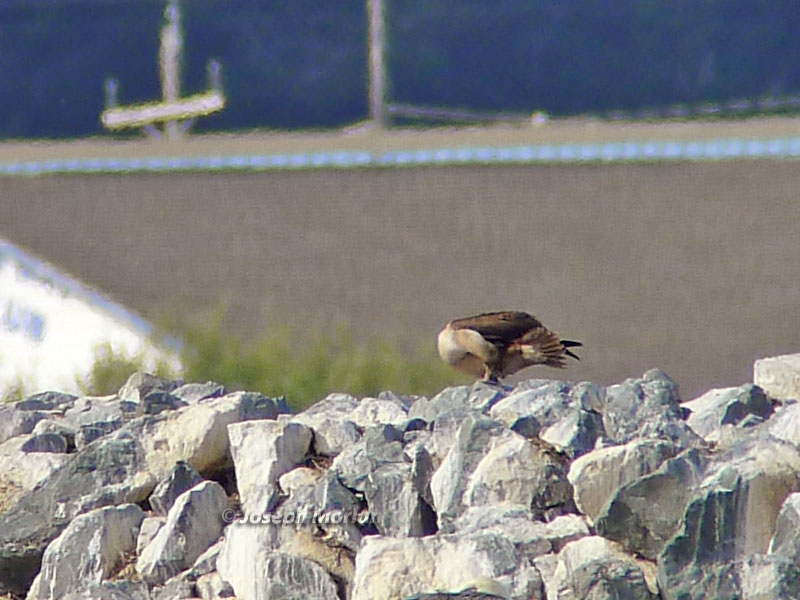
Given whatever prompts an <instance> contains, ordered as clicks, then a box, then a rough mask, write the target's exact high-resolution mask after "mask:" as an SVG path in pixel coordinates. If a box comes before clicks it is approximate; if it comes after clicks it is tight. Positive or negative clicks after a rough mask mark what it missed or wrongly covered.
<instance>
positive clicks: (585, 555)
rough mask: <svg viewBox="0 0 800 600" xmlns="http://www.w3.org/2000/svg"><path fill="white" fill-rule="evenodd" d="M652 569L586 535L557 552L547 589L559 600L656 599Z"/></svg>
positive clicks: (604, 541) (613, 547) (606, 543)
mask: <svg viewBox="0 0 800 600" xmlns="http://www.w3.org/2000/svg"><path fill="white" fill-rule="evenodd" d="M654 571H655V569H654V568H653V567H652V565H648V564H647V563H644V562H642V561H637V560H636V559H635V558H634V557H632V556H630V555H628V554H626V553H625V552H623V551H622V550H621V549H620V548H619V547H618V546H616V545H615V544H614V543H613V542H609V541H608V540H606V539H605V538H602V537H599V536H589V537H584V538H581V539H579V540H577V541H574V542H571V543H569V544H567V545H566V546H564V548H563V549H562V550H561V552H559V553H558V564H557V566H556V569H555V573H554V575H553V581H552V582H551V584H550V586H551V588H552V589H554V590H555V594H556V595H555V598H557V599H558V600H612V599H613V598H630V599H631V600H656V599H657V598H658V589H657V586H656V584H655V581H654Z"/></svg>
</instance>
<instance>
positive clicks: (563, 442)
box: [490, 379, 605, 457]
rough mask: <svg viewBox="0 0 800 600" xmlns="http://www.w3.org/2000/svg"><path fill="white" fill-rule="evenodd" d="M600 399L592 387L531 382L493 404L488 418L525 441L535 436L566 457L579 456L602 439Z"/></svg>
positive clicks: (600, 393) (601, 395)
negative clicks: (500, 423)
mask: <svg viewBox="0 0 800 600" xmlns="http://www.w3.org/2000/svg"><path fill="white" fill-rule="evenodd" d="M604 395H605V390H604V389H603V388H601V387H599V386H597V385H595V384H592V383H579V384H572V383H569V382H566V381H549V380H541V379H532V380H528V381H525V382H523V384H521V385H520V386H518V387H517V388H516V389H515V391H514V393H513V394H511V395H509V396H507V397H506V398H504V399H502V400H500V401H499V402H498V403H497V404H495V405H494V406H493V407H492V410H491V411H490V415H491V416H492V417H493V418H496V419H499V420H501V421H502V422H504V423H505V424H506V425H508V426H509V427H510V428H511V429H512V430H514V431H517V432H519V433H521V434H522V435H524V436H525V437H527V438H533V437H535V436H538V437H540V438H541V439H542V440H544V441H546V442H548V443H549V444H552V445H553V446H555V447H556V448H558V449H559V450H561V451H563V452H566V453H567V454H569V455H570V456H573V457H574V456H580V455H581V454H584V453H586V452H588V451H589V450H591V449H592V448H593V447H594V446H595V443H596V441H597V439H598V438H600V437H602V436H603V435H604V431H603V421H602V416H601V414H600V412H599V410H601V409H602V407H603V398H604Z"/></svg>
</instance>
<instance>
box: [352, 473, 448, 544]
mask: <svg viewBox="0 0 800 600" xmlns="http://www.w3.org/2000/svg"><path fill="white" fill-rule="evenodd" d="M425 475H426V476H427V479H428V480H429V479H430V476H431V473H427V474H425ZM424 479H425V476H423V480H424ZM418 485H419V484H418V483H417V481H415V479H414V477H413V475H412V466H411V465H410V464H408V463H390V464H385V465H382V466H380V467H378V468H377V469H376V470H375V471H373V472H372V474H371V475H370V477H369V479H368V481H367V485H366V486H365V489H364V493H365V496H366V500H367V506H368V507H369V514H370V516H371V517H372V522H373V523H374V525H375V527H376V528H377V530H378V532H379V533H380V534H382V535H387V536H396V537H421V536H425V535H430V534H432V533H435V531H436V514H435V513H434V512H433V509H432V508H431V506H430V504H428V503H427V502H425V501H424V500H423V499H422V497H423V495H425V490H424V488H423V489H419V488H418ZM423 485H424V483H423Z"/></svg>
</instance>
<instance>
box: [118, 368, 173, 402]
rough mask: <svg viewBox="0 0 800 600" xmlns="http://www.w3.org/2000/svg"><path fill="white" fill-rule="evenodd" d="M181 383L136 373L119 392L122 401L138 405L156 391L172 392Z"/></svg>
mask: <svg viewBox="0 0 800 600" xmlns="http://www.w3.org/2000/svg"><path fill="white" fill-rule="evenodd" d="M180 385H181V382H178V381H173V380H171V379H164V378H161V377H156V376H154V375H150V374H149V373H141V372H140V373H134V374H133V375H131V376H130V377H128V380H127V381H126V382H125V384H124V385H123V386H122V387H121V388H120V390H119V392H117V396H118V397H119V398H120V399H121V400H128V401H131V402H135V403H136V404H138V403H139V402H141V401H142V400H144V398H145V397H146V396H147V395H148V394H149V393H150V392H154V391H161V392H167V393H169V392H171V391H172V390H174V389H175V388H177V387H179V386H180Z"/></svg>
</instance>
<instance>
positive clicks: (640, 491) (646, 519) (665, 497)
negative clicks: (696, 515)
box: [595, 448, 708, 560]
mask: <svg viewBox="0 0 800 600" xmlns="http://www.w3.org/2000/svg"><path fill="white" fill-rule="evenodd" d="M707 462H708V458H707V455H706V454H705V453H704V452H702V451H700V450H698V449H696V448H690V449H689V450H685V451H684V452H682V453H681V454H679V455H678V456H675V457H672V458H669V459H667V460H665V461H664V463H663V464H662V465H661V466H660V467H659V468H658V469H656V470H655V471H653V472H652V473H648V474H646V475H643V476H641V477H639V478H637V479H634V480H632V481H630V482H628V483H626V484H625V485H622V486H621V487H619V488H618V489H617V490H616V491H615V493H614V494H613V496H612V497H611V498H610V499H609V501H608V503H607V504H605V505H604V507H603V509H602V510H601V511H600V513H599V514H598V516H597V518H596V522H595V528H596V530H597V533H598V534H600V535H603V536H605V537H606V538H608V539H610V540H614V541H617V542H619V543H620V544H622V546H623V547H624V548H625V549H626V550H628V551H629V552H633V553H636V554H638V555H639V556H643V557H645V558H648V559H650V560H655V559H656V558H657V557H658V555H659V553H660V552H661V551H662V550H663V549H664V546H665V544H666V543H667V541H668V540H669V539H670V538H672V536H674V535H675V534H676V533H677V531H678V528H679V526H680V523H681V519H682V518H683V514H684V512H685V511H686V506H687V504H688V503H689V500H691V498H692V496H693V495H694V493H695V490H696V489H697V486H699V485H700V483H701V482H702V479H703V473H704V469H705V467H706V464H707Z"/></svg>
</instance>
